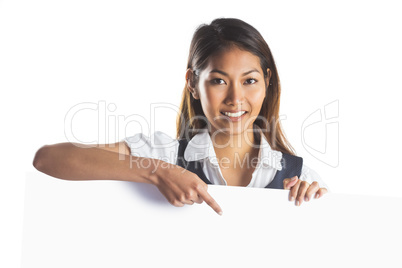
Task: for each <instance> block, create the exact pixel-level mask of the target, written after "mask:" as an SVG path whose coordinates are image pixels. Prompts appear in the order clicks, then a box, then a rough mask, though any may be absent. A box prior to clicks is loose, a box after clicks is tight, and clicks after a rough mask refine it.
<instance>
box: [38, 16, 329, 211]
mask: <svg viewBox="0 0 402 268" xmlns="http://www.w3.org/2000/svg"><path fill="white" fill-rule="evenodd" d="M185 79H186V84H185V87H184V90H183V95H182V101H181V106H180V113H179V114H178V117H177V137H176V139H172V138H170V137H168V136H167V135H166V134H164V133H163V132H155V133H154V134H153V137H151V138H147V137H144V135H142V133H138V134H136V135H134V136H132V137H127V138H126V139H125V140H124V141H122V142H120V143H117V144H110V145H98V146H96V147H97V148H93V147H94V146H91V147H92V148H86V146H84V145H82V144H72V143H63V144H55V145H50V146H44V147H42V148H40V149H39V150H38V152H37V153H36V156H35V159H34V166H35V167H36V168H37V169H38V170H40V171H42V172H45V173H47V174H49V175H51V176H54V177H57V178H61V179H69V180H89V179H93V180H96V179H114V180H128V181H135V182H144V183H152V184H154V185H155V186H156V187H158V189H159V190H160V192H161V193H162V194H163V195H164V196H165V197H166V199H167V200H168V201H169V202H170V203H171V204H173V205H175V206H183V205H185V204H189V205H191V204H193V203H202V202H203V201H205V202H206V203H207V204H208V205H209V206H211V207H212V208H213V209H214V210H215V211H216V212H217V213H219V214H221V213H222V209H221V208H220V206H219V205H218V204H217V203H216V202H215V200H214V199H213V198H212V197H211V196H210V195H209V193H208V191H207V189H208V187H207V184H218V185H231V186H247V187H260V188H276V189H287V190H290V191H289V200H291V201H296V205H300V204H301V203H302V202H303V201H309V200H311V199H312V198H313V197H315V198H319V197H321V196H322V195H323V194H325V193H326V192H327V189H326V186H325V184H324V183H323V182H322V181H321V179H320V177H319V176H318V175H317V174H316V173H315V172H314V171H313V170H311V169H309V168H308V167H307V166H305V165H304V164H303V159H302V158H301V157H297V156H295V155H294V151H293V149H292V147H291V146H290V144H289V142H288V141H287V140H286V138H285V136H284V134H283V131H282V128H281V125H280V121H279V105H280V91H281V89H280V82H279V77H278V72H277V69H276V66H275V62H274V59H273V57H272V54H271V51H270V49H269V47H268V45H267V43H266V42H265V40H264V38H263V37H262V36H261V34H260V33H259V32H258V31H257V30H256V29H255V28H254V27H252V26H251V25H249V24H247V23H246V22H244V21H241V20H239V19H224V18H222V19H216V20H214V21H212V23H211V24H210V25H201V26H200V27H199V28H198V29H197V30H196V31H195V33H194V36H193V39H192V42H191V45H190V53H189V57H188V62H187V70H186V73H185ZM154 142H155V143H154ZM155 144H158V146H154V145H155ZM161 144H162V145H166V146H162V147H161V146H160V145H161ZM126 155H127V156H130V157H129V158H130V159H128V158H127V157H125V156H126ZM161 159H164V160H161ZM143 160H147V161H143ZM150 160H152V161H150ZM155 160H157V161H155ZM145 162H146V163H147V164H146V165H144V164H142V163H145Z"/></svg>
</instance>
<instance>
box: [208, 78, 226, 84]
mask: <svg viewBox="0 0 402 268" xmlns="http://www.w3.org/2000/svg"><path fill="white" fill-rule="evenodd" d="M211 83H212V84H216V85H223V84H225V81H224V80H223V79H220V78H216V79H212V80H211Z"/></svg>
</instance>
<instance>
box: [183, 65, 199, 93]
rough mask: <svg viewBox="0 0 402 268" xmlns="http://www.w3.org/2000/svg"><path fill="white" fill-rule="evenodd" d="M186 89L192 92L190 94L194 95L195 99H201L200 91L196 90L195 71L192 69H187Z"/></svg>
mask: <svg viewBox="0 0 402 268" xmlns="http://www.w3.org/2000/svg"><path fill="white" fill-rule="evenodd" d="M186 87H187V89H188V90H189V91H190V93H191V94H192V95H193V98H194V99H196V100H197V99H199V98H200V96H199V95H198V91H197V89H196V88H195V82H194V73H193V70H191V69H190V68H188V69H187V71H186Z"/></svg>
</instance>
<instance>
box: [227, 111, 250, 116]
mask: <svg viewBox="0 0 402 268" xmlns="http://www.w3.org/2000/svg"><path fill="white" fill-rule="evenodd" d="M244 113H245V111H240V112H237V113H229V112H224V114H225V115H227V116H230V117H239V116H242V115H243V114H244Z"/></svg>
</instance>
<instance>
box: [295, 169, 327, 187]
mask: <svg viewBox="0 0 402 268" xmlns="http://www.w3.org/2000/svg"><path fill="white" fill-rule="evenodd" d="M300 180H303V181H306V182H308V183H310V184H311V183H313V182H314V181H316V182H318V184H319V186H320V188H326V189H327V190H328V191H329V188H328V186H327V185H326V184H325V182H324V181H323V180H322V179H321V177H320V175H318V173H317V172H315V171H314V170H312V169H311V168H309V167H308V166H306V165H303V167H302V172H301V175H300Z"/></svg>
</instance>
